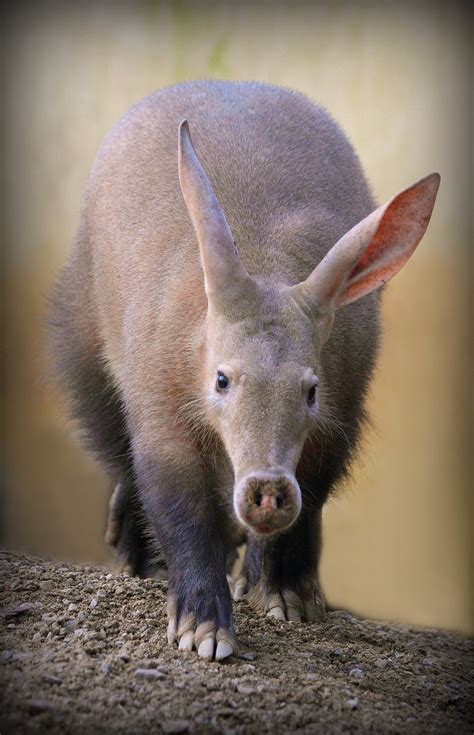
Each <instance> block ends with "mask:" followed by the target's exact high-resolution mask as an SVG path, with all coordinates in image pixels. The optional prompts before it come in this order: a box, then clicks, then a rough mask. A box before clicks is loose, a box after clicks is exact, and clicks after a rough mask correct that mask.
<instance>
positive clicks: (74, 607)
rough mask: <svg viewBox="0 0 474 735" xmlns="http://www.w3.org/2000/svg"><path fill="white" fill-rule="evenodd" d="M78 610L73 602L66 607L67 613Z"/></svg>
mask: <svg viewBox="0 0 474 735" xmlns="http://www.w3.org/2000/svg"><path fill="white" fill-rule="evenodd" d="M77 609H78V607H77V605H75V604H74V603H73V602H71V604H70V605H68V612H76V610H77Z"/></svg>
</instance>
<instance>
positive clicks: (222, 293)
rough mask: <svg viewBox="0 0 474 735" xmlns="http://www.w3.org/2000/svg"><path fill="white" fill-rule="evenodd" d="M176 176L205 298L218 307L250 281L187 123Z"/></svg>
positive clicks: (181, 137)
mask: <svg viewBox="0 0 474 735" xmlns="http://www.w3.org/2000/svg"><path fill="white" fill-rule="evenodd" d="M178 172H179V183H180V185H181V191H182V193H183V198H184V201H185V204H186V207H187V210H188V213H189V216H190V218H191V222H192V224H193V227H194V230H195V232H196V236H197V240H198V243H199V250H200V253H201V262H202V267H203V271H204V282H205V288H206V294H207V297H208V299H209V300H210V301H213V303H218V302H219V300H222V299H223V298H226V296H228V295H229V293H231V292H235V290H236V289H237V290H238V289H239V288H242V287H243V286H244V284H245V283H247V282H248V281H249V280H250V276H249V275H248V273H247V271H246V270H245V268H244V266H243V265H242V262H241V260H240V257H239V254H238V252H237V248H236V245H235V242H234V238H233V237H232V233H231V231H230V228H229V225H228V224H227V220H226V218H225V215H224V212H223V211H222V208H221V206H220V204H219V202H218V201H217V197H216V195H215V193H214V191H213V189H212V186H211V182H210V181H209V179H208V178H207V176H206V173H205V171H204V169H203V167H202V166H201V163H200V162H199V159H198V157H197V155H196V152H195V150H194V147H193V144H192V141H191V135H190V132H189V126H188V122H187V120H183V121H182V122H181V123H180V125H179V129H178Z"/></svg>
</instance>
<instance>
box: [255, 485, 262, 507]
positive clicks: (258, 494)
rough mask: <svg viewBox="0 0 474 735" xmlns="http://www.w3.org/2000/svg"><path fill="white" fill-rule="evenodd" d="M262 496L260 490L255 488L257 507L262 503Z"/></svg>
mask: <svg viewBox="0 0 474 735" xmlns="http://www.w3.org/2000/svg"><path fill="white" fill-rule="evenodd" d="M262 497H263V496H262V491H261V490H260V489H259V488H257V490H255V505H256V506H257V507H258V508H260V506H261V504H262Z"/></svg>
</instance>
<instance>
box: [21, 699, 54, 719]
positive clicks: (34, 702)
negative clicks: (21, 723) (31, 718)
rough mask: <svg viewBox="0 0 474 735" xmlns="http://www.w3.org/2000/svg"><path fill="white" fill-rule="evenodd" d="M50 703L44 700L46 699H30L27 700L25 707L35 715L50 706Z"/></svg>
mask: <svg viewBox="0 0 474 735" xmlns="http://www.w3.org/2000/svg"><path fill="white" fill-rule="evenodd" d="M50 706H51V705H50V703H49V702H48V701H46V699H30V701H29V702H27V707H28V710H29V712H31V714H32V715H37V714H39V713H40V712H45V711H46V710H48V709H49V708H50Z"/></svg>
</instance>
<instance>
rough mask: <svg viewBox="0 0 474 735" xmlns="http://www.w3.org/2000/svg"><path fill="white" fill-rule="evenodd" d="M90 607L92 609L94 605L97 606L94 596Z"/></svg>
mask: <svg viewBox="0 0 474 735" xmlns="http://www.w3.org/2000/svg"><path fill="white" fill-rule="evenodd" d="M90 607H92V609H94V607H97V600H96V598H95V597H93V598H92V600H91V603H90Z"/></svg>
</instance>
